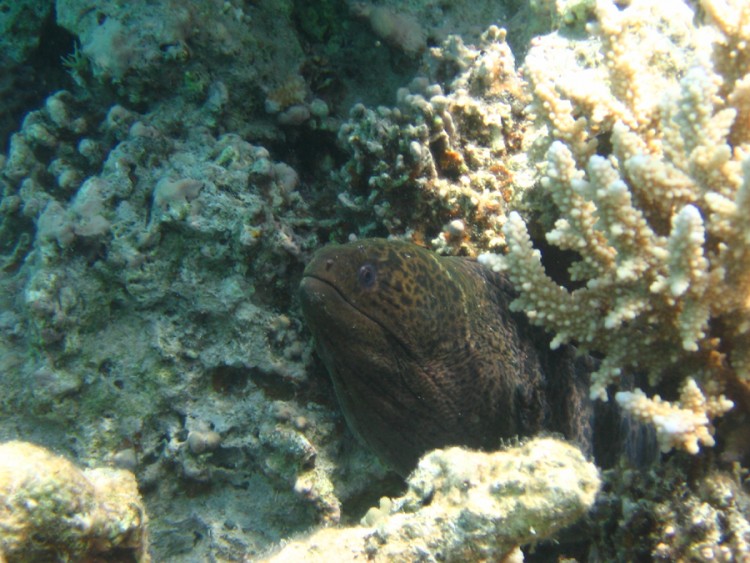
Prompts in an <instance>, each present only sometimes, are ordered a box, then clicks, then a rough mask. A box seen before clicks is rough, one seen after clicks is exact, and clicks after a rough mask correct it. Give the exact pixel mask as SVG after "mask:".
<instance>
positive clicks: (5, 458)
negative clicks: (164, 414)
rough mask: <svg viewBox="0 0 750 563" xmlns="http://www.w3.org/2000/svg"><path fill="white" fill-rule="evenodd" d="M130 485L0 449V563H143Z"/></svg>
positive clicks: (139, 520) (142, 524)
mask: <svg viewBox="0 0 750 563" xmlns="http://www.w3.org/2000/svg"><path fill="white" fill-rule="evenodd" d="M146 522H147V520H146V513H145V509H144V507H143V503H142V501H141V498H140V495H139V494H138V486H137V483H136V481H135V477H134V476H133V474H132V473H130V472H129V471H124V470H121V469H109V468H100V469H85V470H80V469H78V468H77V467H76V466H75V465H74V464H73V463H71V462H70V461H68V460H67V459H65V458H64V457H61V456H58V455H55V454H53V453H52V452H50V451H48V450H45V449H44V448H41V447H39V446H36V445H34V444H30V443H27V442H5V443H3V444H0V561H52V560H54V561H94V560H97V561H98V560H105V559H106V560H107V561H139V562H148V561H150V558H149V555H148V539H147V532H146Z"/></svg>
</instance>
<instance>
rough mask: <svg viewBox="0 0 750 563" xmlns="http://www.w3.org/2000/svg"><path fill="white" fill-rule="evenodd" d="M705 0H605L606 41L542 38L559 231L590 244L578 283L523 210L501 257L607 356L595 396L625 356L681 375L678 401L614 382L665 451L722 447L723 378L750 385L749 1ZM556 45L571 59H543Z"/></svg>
mask: <svg viewBox="0 0 750 563" xmlns="http://www.w3.org/2000/svg"><path fill="white" fill-rule="evenodd" d="M700 8H701V14H702V15H699V16H698V18H699V19H698V21H699V23H695V22H694V18H695V17H696V16H695V14H694V13H693V11H692V10H691V9H690V7H689V6H688V5H687V4H685V3H683V2H677V1H673V2H665V3H653V2H646V1H642V0H634V1H633V2H631V3H629V5H628V6H627V7H626V8H623V9H621V8H618V7H617V6H616V5H615V3H614V2H612V1H610V0H600V1H598V2H597V3H596V6H595V15H596V21H595V22H594V23H593V24H590V25H589V28H588V29H589V32H590V33H591V35H592V36H593V38H592V39H589V40H587V41H581V40H565V39H563V38H562V37H561V36H560V35H558V34H551V35H550V36H546V37H544V38H540V39H538V40H537V41H536V43H535V45H534V46H532V49H531V51H530V52H529V55H528V57H527V59H526V75H527V76H528V78H529V79H530V83H531V88H532V91H533V96H534V101H533V103H532V110H533V111H534V112H535V114H536V115H537V117H538V118H541V120H542V121H543V123H544V124H546V127H547V129H548V131H549V133H550V137H551V138H552V139H555V140H554V141H553V142H552V143H551V144H550V145H549V146H548V147H547V156H546V161H547V162H546V171H545V176H544V178H543V180H542V188H543V189H544V190H545V191H546V192H547V193H548V194H549V196H551V198H552V200H553V202H554V204H555V206H556V208H557V211H558V212H559V219H557V221H556V222H555V223H554V227H553V228H552V229H551V230H549V232H548V233H547V235H546V238H547V241H548V242H549V243H550V244H552V245H555V246H557V247H559V248H561V249H565V250H571V251H574V252H576V253H577V254H578V255H579V257H580V259H579V260H578V261H576V262H574V263H573V264H572V266H571V267H570V269H569V274H570V278H571V280H572V281H573V282H576V283H578V284H580V286H579V287H577V288H574V289H573V290H570V289H568V288H566V287H564V286H562V285H559V284H558V283H556V282H555V281H553V280H552V278H551V277H549V276H548V275H547V273H546V271H545V269H544V266H543V264H542V261H541V253H540V252H539V251H538V250H535V249H534V248H533V245H532V242H531V238H530V236H529V234H528V231H527V228H526V225H525V223H524V221H523V219H522V218H521V216H520V215H519V214H518V213H511V214H510V215H509V217H508V221H507V223H506V224H505V226H504V234H505V237H506V241H507V243H508V254H507V256H506V257H505V258H504V259H502V260H499V261H496V262H495V264H496V266H497V267H500V268H506V269H507V271H508V273H509V275H510V277H511V279H512V280H513V282H514V284H515V285H516V286H517V288H518V289H519V290H520V297H519V298H518V299H517V300H516V302H515V303H514V307H515V309H516V310H522V311H525V312H526V314H527V315H528V316H529V318H530V319H531V320H532V321H533V322H534V323H536V324H539V325H543V326H544V327H546V328H547V329H549V330H551V331H552V332H553V333H554V334H555V338H554V340H553V346H554V345H559V344H562V343H565V342H569V341H574V342H576V343H578V344H579V345H580V347H581V348H582V349H583V350H590V351H598V352H600V353H602V354H603V360H602V363H601V366H600V367H599V369H598V370H597V371H596V372H595V373H594V374H593V378H592V384H591V396H592V397H594V398H599V399H604V400H606V399H607V387H608V386H609V385H611V384H613V383H617V382H618V380H619V377H620V375H621V374H622V373H623V372H624V371H625V370H635V371H644V372H646V373H647V374H648V376H649V382H650V383H651V384H652V385H654V386H657V385H661V387H660V390H661V389H662V388H663V389H665V390H666V392H667V393H668V392H669V391H670V390H671V391H674V390H675V389H676V387H677V385H678V384H679V382H680V381H682V382H683V383H682V386H681V392H680V395H679V398H676V399H672V400H664V399H662V398H661V397H660V396H659V395H654V396H652V397H648V396H647V395H646V393H644V392H643V391H641V390H636V391H634V392H628V391H621V392H619V393H617V394H616V395H615V397H616V399H617V401H618V402H619V403H620V405H622V406H623V407H624V408H625V409H626V410H628V411H630V412H632V413H634V414H635V415H636V416H637V417H638V418H640V419H641V420H644V421H649V422H651V423H652V424H653V425H654V426H655V428H656V430H657V435H658V437H659V441H660V445H661V447H662V449H663V450H664V451H667V450H670V449H671V448H673V447H678V448H682V449H684V450H687V451H689V452H692V453H695V452H697V451H698V450H699V446H700V445H703V446H711V445H713V443H714V439H713V436H712V434H713V427H712V420H713V419H715V418H716V417H718V416H721V415H722V414H724V413H726V412H727V411H728V410H729V409H731V408H732V406H733V401H731V400H729V399H727V398H726V397H725V396H724V394H723V393H725V392H726V393H728V394H729V395H730V396H731V397H732V399H734V401H746V400H747V396H748V391H749V390H750V356H749V354H750V346H748V344H750V225H749V224H748V217H750V159H748V153H749V152H750V52H749V51H748V50H747V49H746V48H745V47H744V45H746V43H747V41H749V40H750V4H747V3H746V2H741V1H738V0H735V1H729V2H719V1H716V0H703V1H702V2H700ZM701 18H702V19H703V20H705V21H703V22H702V23H700V19H701ZM566 41H568V42H569V45H568V46H569V49H568V53H569V54H564V55H559V52H560V47H561V44H563V43H565V42H566ZM592 46H593V47H594V48H593V49H592ZM709 46H710V48H709ZM553 51H555V52H556V53H558V55H557V57H558V59H559V60H560V64H559V65H549V64H547V63H546V62H545V60H546V59H547V57H548V56H549V54H550V53H551V52H553ZM561 57H562V58H561ZM566 67H567V68H566ZM485 261H487V262H489V263H492V262H493V260H492V259H490V258H489V257H487V258H485Z"/></svg>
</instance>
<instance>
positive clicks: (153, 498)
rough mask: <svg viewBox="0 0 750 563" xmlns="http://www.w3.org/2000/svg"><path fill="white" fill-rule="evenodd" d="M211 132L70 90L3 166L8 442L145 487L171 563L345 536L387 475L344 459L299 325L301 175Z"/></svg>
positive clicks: (155, 529) (368, 462)
mask: <svg viewBox="0 0 750 563" xmlns="http://www.w3.org/2000/svg"><path fill="white" fill-rule="evenodd" d="M202 111H205V112H209V111H210V110H208V109H206V108H203V110H202ZM182 117H183V118H184V117H185V116H184V115H183V116H182ZM202 118H205V114H202ZM202 118H201V116H195V115H193V116H192V117H188V118H187V119H186V121H185V122H180V123H177V122H175V121H170V119H169V117H168V116H165V115H160V116H153V117H146V116H142V115H139V114H137V113H134V112H132V111H128V110H126V109H125V108H123V107H122V106H114V107H112V108H110V110H109V111H108V112H107V113H106V114H98V113H96V112H94V111H92V109H91V108H90V107H88V106H87V105H86V104H85V103H82V102H80V101H77V100H76V99H75V98H74V97H73V96H72V95H70V94H68V93H65V92H61V93H58V94H56V95H55V96H53V97H51V98H50V99H49V100H48V101H47V103H46V105H45V107H44V108H43V109H42V110H39V111H36V112H32V113H31V114H29V115H28V116H27V118H26V120H25V122H24V127H23V129H22V130H21V131H20V132H19V133H17V134H16V135H14V137H13V139H12V142H11V150H10V153H9V155H8V158H7V159H6V160H5V162H4V165H3V166H2V169H0V175H1V177H2V183H3V188H4V197H3V204H2V211H3V215H4V218H3V223H2V228H0V241H1V242H2V248H3V257H2V269H3V276H2V280H1V281H0V283H1V284H2V291H1V292H0V294H1V295H2V298H1V299H2V317H1V319H2V323H0V329H1V330H2V333H3V338H2V344H0V346H1V347H2V350H1V352H0V361H1V362H2V366H0V369H1V370H2V372H3V374H4V377H3V393H2V399H1V400H0V415H1V416H0V421H2V427H1V428H0V434H1V435H2V436H3V437H6V438H17V437H24V438H26V439H34V440H35V441H39V442H40V443H43V444H47V445H50V446H52V445H54V446H57V447H61V448H63V449H65V450H68V451H70V452H72V453H73V454H74V455H75V457H77V458H78V459H79V460H82V461H84V462H88V461H90V462H92V463H101V462H103V461H106V462H110V463H113V464H115V465H116V466H119V467H126V468H128V469H130V470H132V471H134V473H135V474H136V475H137V477H138V480H139V483H140V485H141V486H142V487H143V489H144V493H145V499H146V503H147V504H148V507H149V511H150V512H151V513H152V514H153V515H154V516H155V518H154V520H153V524H152V537H153V543H152V545H153V550H154V553H155V554H156V555H157V556H158V557H159V558H163V557H168V558H170V559H172V560H175V558H179V557H181V556H183V554H184V556H185V557H188V558H195V557H199V558H202V557H204V556H206V557H208V555H207V554H208V553H213V554H216V555H221V556H223V557H230V558H231V557H236V556H238V553H252V552H253V551H256V550H258V549H262V548H264V547H265V546H267V544H268V543H269V542H273V541H277V540H278V539H280V537H281V536H282V535H286V534H289V533H292V532H294V531H298V530H301V529H306V528H308V527H309V526H311V525H313V524H315V523H318V522H323V521H334V522H335V521H338V519H339V518H340V512H341V504H342V502H344V501H346V500H347V499H349V498H356V497H357V495H359V494H361V492H362V490H363V488H364V487H365V484H366V481H368V480H369V481H378V480H379V479H380V477H381V476H382V475H383V474H384V470H383V468H382V467H380V466H379V465H378V464H377V463H375V464H373V463H372V462H373V460H372V459H371V458H369V456H367V455H366V454H365V453H364V452H363V451H362V450H361V449H359V448H358V447H353V448H350V449H349V451H347V452H345V453H343V454H339V453H338V451H339V449H340V448H342V447H345V444H346V438H345V439H344V442H342V440H341V432H337V431H336V428H337V424H338V423H337V419H338V416H339V415H337V414H336V412H335V408H334V404H333V402H332V401H331V400H330V399H327V398H326V395H327V394H329V391H328V384H327V382H326V381H325V379H324V378H322V377H317V378H316V377H315V376H314V375H313V371H312V363H311V359H310V349H309V345H308V343H307V339H306V336H305V335H304V334H303V333H302V328H301V324H300V322H299V320H297V319H296V318H294V317H293V316H290V315H289V314H287V313H286V312H287V311H290V309H291V303H292V300H293V299H294V294H295V291H296V285H297V280H298V279H299V275H300V273H301V270H302V267H303V264H304V262H305V257H306V255H307V253H308V249H309V248H311V247H312V246H314V245H315V244H317V238H316V236H315V234H314V233H313V232H312V230H311V227H310V226H309V219H307V218H306V215H307V212H306V206H305V203H304V201H303V200H302V199H301V197H300V194H299V192H298V191H297V190H296V186H297V182H298V178H297V175H296V173H295V171H294V170H292V169H291V168H290V167H289V166H287V165H285V164H283V163H280V162H275V161H274V160H273V159H271V157H270V155H269V153H268V151H266V150H265V149H263V148H261V147H258V146H253V145H251V144H249V143H247V142H246V141H243V140H242V139H240V138H239V137H238V136H236V135H232V134H227V135H223V136H221V137H218V138H216V137H214V136H213V135H211V133H210V132H209V131H208V130H207V129H206V128H203V127H199V126H196V124H195V122H196V121H201V119H202ZM311 376H312V377H311ZM334 458H335V459H336V463H335V464H334V462H333V459H334ZM346 459H348V460H349V461H350V462H351V464H350V463H349V462H347V461H345V460H346ZM337 474H338V475H339V476H342V477H343V478H342V479H339V477H336V475H337ZM346 475H348V476H346ZM196 538H198V541H197V542H196Z"/></svg>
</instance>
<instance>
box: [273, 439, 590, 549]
mask: <svg viewBox="0 0 750 563" xmlns="http://www.w3.org/2000/svg"><path fill="white" fill-rule="evenodd" d="M407 483H408V486H409V489H408V491H407V492H406V494H405V495H404V496H402V497H399V498H396V499H382V500H381V503H380V507H379V508H373V509H371V511H370V512H369V513H368V514H367V516H366V517H365V518H364V520H363V522H362V526H359V527H352V528H344V529H325V530H322V531H319V532H316V533H314V534H313V535H311V536H310V537H307V538H304V539H302V540H299V541H296V542H293V543H291V544H289V545H287V546H285V547H284V548H283V549H282V550H281V552H279V553H277V554H275V555H274V556H272V557H270V558H269V559H268V560H267V561H269V562H270V563H285V562H292V561H304V562H318V561H320V562H322V561H360V560H367V561H376V562H381V561H382V562H386V561H388V562H391V561H393V562H403V563H406V562H409V561H455V562H458V561H501V560H505V559H504V558H505V557H513V558H514V559H517V558H518V557H519V556H520V553H519V551H518V547H519V546H520V545H523V544H526V543H529V542H537V541H539V540H542V539H544V538H546V537H549V536H550V535H551V534H552V533H554V532H555V531H557V530H560V529H562V528H564V527H565V526H568V525H570V524H572V523H573V522H575V521H576V520H577V519H578V518H580V517H581V516H582V515H583V514H585V513H586V511H587V510H588V509H589V508H590V507H591V505H592V504H593V502H594V498H595V496H596V493H597V491H598V489H599V485H600V482H599V474H598V471H597V469H596V467H595V466H594V464H592V463H590V462H587V461H586V460H585V459H584V457H583V455H582V454H581V452H580V451H579V450H578V449H576V448H574V447H572V446H570V445H569V444H566V443H565V442H561V441H559V440H554V439H551V438H539V439H535V440H532V441H530V442H528V443H527V444H524V445H523V446H520V447H517V448H512V449H509V450H506V451H499V452H495V453H478V452H472V451H468V450H465V449H461V448H450V449H447V450H436V451H434V452H432V453H430V454H428V455H427V456H425V457H424V459H422V460H421V461H420V462H419V466H418V467H417V469H416V470H415V471H414V473H412V474H411V475H410V476H409V478H408V480H407ZM521 557H522V556H521Z"/></svg>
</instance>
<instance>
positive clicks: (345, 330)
mask: <svg viewBox="0 0 750 563" xmlns="http://www.w3.org/2000/svg"><path fill="white" fill-rule="evenodd" d="M514 296H515V294H514V291H513V289H512V287H511V285H510V282H509V281H508V280H507V279H506V278H505V277H504V276H502V275H500V274H497V273H494V272H492V271H490V270H488V269H486V268H485V267H483V266H481V265H480V264H478V263H477V262H475V261H473V260H469V259H466V258H458V257H440V256H438V255H436V254H434V253H432V252H430V251H428V250H426V249H423V248H420V247H418V246H415V245H413V244H410V243H407V242H398V241H386V240H384V239H366V240H361V241H357V242H353V243H349V244H344V245H331V246H327V247H325V248H323V249H322V250H320V251H318V252H317V254H315V256H314V257H313V259H312V260H311V262H310V263H309V264H308V265H307V267H306V268H305V271H304V274H303V278H302V282H301V285H300V297H301V304H302V311H303V314H304V316H305V319H306V321H307V324H308V326H309V327H310V329H311V331H312V334H313V337H314V340H315V347H316V351H317V353H318V355H319V356H320V358H321V359H322V360H323V363H324V364H325V366H326V368H327V369H328V372H329V374H330V376H331V379H332V381H333V386H334V390H335V393H336V396H337V399H338V402H339V404H340V405H341V409H342V411H343V414H344V417H345V419H346V421H347V423H348V425H349V427H350V428H351V430H352V431H353V432H354V434H355V435H357V436H358V437H359V438H360V439H361V440H362V441H363V442H364V443H365V444H366V445H367V446H369V447H370V448H371V449H372V450H373V451H374V452H375V453H376V454H377V455H378V456H379V457H380V458H381V459H382V460H383V461H385V462H386V463H387V464H388V465H390V466H391V467H393V468H394V469H395V470H396V471H397V472H399V473H401V474H402V475H406V474H407V473H408V472H409V471H411V470H412V469H413V468H414V467H415V465H416V462H417V461H418V459H419V457H420V456H421V455H422V454H424V453H425V452H427V451H429V450H431V449H434V448H438V447H445V446H449V445H462V446H467V447H471V448H480V449H495V448H497V447H498V446H499V445H500V444H501V441H502V440H504V439H512V438H514V437H516V436H528V435H532V434H536V433H538V432H540V431H543V430H549V431H553V432H557V433H561V434H563V435H565V436H566V437H568V438H570V439H573V440H576V441H578V442H579V443H580V444H581V445H582V446H583V447H584V449H589V447H590V443H591V439H590V423H589V419H590V413H591V406H590V403H589V402H588V398H587V395H588V392H587V389H588V387H587V384H586V377H585V372H586V369H582V368H581V366H580V365H579V364H580V362H578V361H577V360H575V357H574V354H573V353H572V351H571V350H569V349H562V350H558V351H554V352H553V351H551V350H550V348H549V340H548V338H547V337H546V336H545V335H544V334H543V333H542V332H541V331H540V330H538V329H536V328H534V327H531V326H530V325H529V324H528V322H527V321H526V319H525V317H523V316H522V315H520V314H515V313H512V312H511V311H510V308H509V304H510V302H511V301H512V300H513V298H514Z"/></svg>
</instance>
